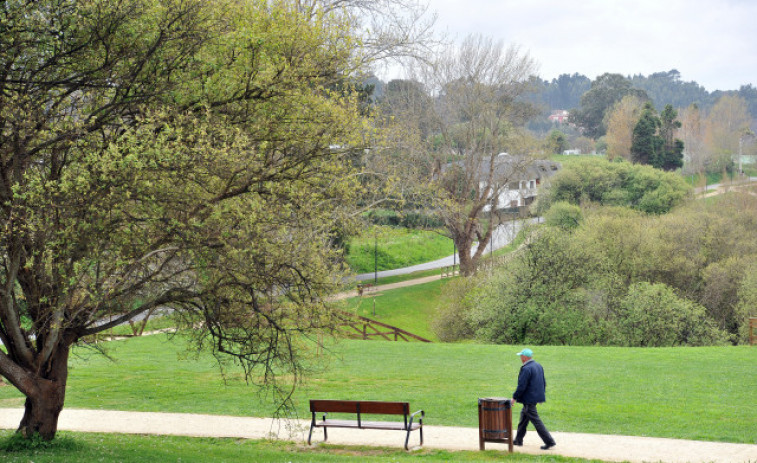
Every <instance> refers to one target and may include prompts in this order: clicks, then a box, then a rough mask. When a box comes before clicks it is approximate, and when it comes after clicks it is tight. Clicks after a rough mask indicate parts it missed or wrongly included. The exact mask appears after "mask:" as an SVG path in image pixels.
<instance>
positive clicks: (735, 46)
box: [428, 0, 757, 91]
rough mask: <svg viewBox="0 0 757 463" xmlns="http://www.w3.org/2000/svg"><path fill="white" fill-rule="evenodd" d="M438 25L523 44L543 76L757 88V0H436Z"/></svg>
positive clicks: (452, 31) (456, 32)
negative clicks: (661, 78)
mask: <svg viewBox="0 0 757 463" xmlns="http://www.w3.org/2000/svg"><path fill="white" fill-rule="evenodd" d="M428 1H429V6H430V8H431V9H432V10H435V11H436V12H437V13H438V21H437V28H438V29H439V30H440V31H447V33H448V34H449V35H450V36H452V37H456V38H458V39H459V38H462V37H464V36H466V35H468V34H470V33H481V34H483V35H486V36H490V37H492V38H494V39H496V40H503V41H504V42H505V44H506V45H509V44H513V43H514V44H517V45H519V46H520V47H521V48H522V50H523V51H528V53H529V54H530V55H531V57H532V58H534V59H535V60H536V61H537V63H538V64H539V75H540V76H541V77H542V78H544V79H547V80H551V79H553V78H555V77H557V76H559V75H560V74H573V73H575V72H577V73H580V74H583V75H585V76H587V77H589V78H590V79H592V80H594V78H596V77H597V76H598V75H600V74H603V73H605V72H616V73H620V74H623V75H633V74H643V75H649V74H651V73H653V72H660V71H669V70H671V69H677V70H678V71H679V72H680V73H681V80H683V81H687V82H688V81H696V82H697V83H699V84H700V85H702V86H704V87H705V89H707V90H708V91H713V90H736V89H738V88H739V87H740V86H741V85H745V84H749V83H751V84H752V85H754V86H757V0H428Z"/></svg>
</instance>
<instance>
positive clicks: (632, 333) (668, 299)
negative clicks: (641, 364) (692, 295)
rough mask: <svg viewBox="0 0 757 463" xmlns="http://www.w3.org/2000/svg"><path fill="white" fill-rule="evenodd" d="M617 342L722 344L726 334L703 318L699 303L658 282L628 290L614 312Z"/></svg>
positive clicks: (628, 344) (627, 344) (640, 344)
mask: <svg viewBox="0 0 757 463" xmlns="http://www.w3.org/2000/svg"><path fill="white" fill-rule="evenodd" d="M617 334H618V337H617V339H616V341H618V343H619V344H621V345H625V346H632V347H662V346H681V345H689V346H702V345H712V344H722V343H724V342H725V341H726V340H727V335H726V334H725V333H724V332H722V331H720V330H719V329H718V328H717V327H716V326H715V324H714V322H713V321H712V320H711V319H709V318H708V317H707V313H706V310H705V308H704V307H703V306H701V305H699V304H697V303H695V302H691V301H687V300H685V299H681V298H679V297H678V296H676V294H675V292H674V291H673V290H672V289H671V288H670V287H668V286H666V285H664V284H660V283H656V284H652V283H646V282H642V283H637V284H634V285H632V286H631V287H630V288H629V289H628V294H627V295H626V297H625V298H624V299H623V301H622V302H621V304H620V311H619V313H618V333H617Z"/></svg>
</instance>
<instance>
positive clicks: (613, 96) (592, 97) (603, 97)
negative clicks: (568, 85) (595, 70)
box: [570, 73, 649, 138]
mask: <svg viewBox="0 0 757 463" xmlns="http://www.w3.org/2000/svg"><path fill="white" fill-rule="evenodd" d="M626 95H635V96H637V97H639V98H641V99H643V100H648V99H649V97H648V96H647V94H646V92H644V91H643V90H639V89H635V88H632V87H631V82H630V81H629V80H628V79H626V78H625V77H623V76H622V75H620V74H610V73H605V74H602V75H601V76H599V77H597V78H596V80H594V81H593V82H592V83H591V88H590V89H589V91H587V92H586V93H584V94H583V95H582V96H581V106H580V107H579V108H577V109H575V110H574V111H573V112H572V113H571V115H570V120H571V121H572V122H574V123H575V124H576V125H578V126H580V127H582V128H583V130H584V134H585V135H586V136H588V137H592V138H599V137H601V136H602V135H604V134H605V133H606V131H607V127H606V125H605V115H606V114H607V112H608V111H609V110H611V109H612V107H613V106H614V105H615V103H617V102H618V101H620V100H621V99H622V98H623V97H624V96H626Z"/></svg>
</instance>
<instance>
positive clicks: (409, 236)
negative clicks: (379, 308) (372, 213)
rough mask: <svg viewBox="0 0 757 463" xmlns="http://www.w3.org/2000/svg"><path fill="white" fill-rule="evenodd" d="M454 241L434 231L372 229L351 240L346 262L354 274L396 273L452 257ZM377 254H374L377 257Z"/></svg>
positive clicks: (382, 227)
mask: <svg viewBox="0 0 757 463" xmlns="http://www.w3.org/2000/svg"><path fill="white" fill-rule="evenodd" d="M453 252H454V248H453V246H452V240H450V239H449V238H447V237H445V236H442V235H440V234H439V233H435V232H433V231H424V230H412V229H407V228H393V227H386V226H381V227H379V226H373V227H371V228H370V229H368V230H366V232H365V233H364V234H363V235H362V236H359V237H356V238H353V239H352V240H351V241H350V248H349V253H348V255H347V263H348V264H349V266H350V268H351V269H352V271H353V272H355V273H358V274H360V273H370V272H373V271H374V269H375V267H376V265H378V270H379V271H382V270H393V269H396V268H403V267H409V266H411V265H416V264H421V263H424V262H431V261H434V260H437V259H441V258H443V257H447V256H451V255H452V253H453ZM374 253H375V255H374Z"/></svg>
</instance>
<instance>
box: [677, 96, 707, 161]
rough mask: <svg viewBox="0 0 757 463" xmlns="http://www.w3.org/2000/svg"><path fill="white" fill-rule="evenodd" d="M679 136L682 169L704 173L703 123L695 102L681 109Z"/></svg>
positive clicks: (705, 155)
mask: <svg viewBox="0 0 757 463" xmlns="http://www.w3.org/2000/svg"><path fill="white" fill-rule="evenodd" d="M679 119H680V121H681V128H680V129H679V131H678V133H679V135H680V136H681V140H682V141H683V144H684V146H685V147H686V150H685V155H684V158H685V163H684V170H685V171H686V173H687V174H693V173H697V172H700V173H704V168H705V163H706V162H707V152H706V151H705V148H704V137H705V124H704V120H703V118H702V114H701V111H700V110H699V107H698V106H697V105H695V104H692V105H690V106H689V107H688V108H685V109H683V110H681V114H680V117H679Z"/></svg>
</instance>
